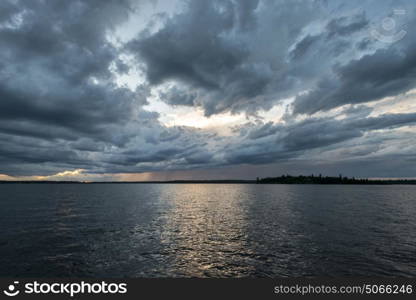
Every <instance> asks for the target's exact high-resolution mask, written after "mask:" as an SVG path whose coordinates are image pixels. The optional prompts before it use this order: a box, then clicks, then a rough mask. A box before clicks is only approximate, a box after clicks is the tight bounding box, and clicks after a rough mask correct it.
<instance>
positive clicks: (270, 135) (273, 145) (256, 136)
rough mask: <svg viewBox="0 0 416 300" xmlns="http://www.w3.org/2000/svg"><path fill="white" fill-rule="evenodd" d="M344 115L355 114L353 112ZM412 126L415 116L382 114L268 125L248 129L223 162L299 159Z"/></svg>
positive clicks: (415, 120)
mask: <svg viewBox="0 0 416 300" xmlns="http://www.w3.org/2000/svg"><path fill="white" fill-rule="evenodd" d="M346 112H347V113H348V112H349V113H353V114H354V113H355V112H354V111H353V110H349V111H346ZM359 113H360V112H359ZM347 116H348V115H347ZM415 124H416V113H409V114H384V115H380V116H378V117H367V118H365V117H364V118H362V117H355V118H354V117H351V118H345V119H343V120H336V119H333V118H319V119H318V118H311V119H307V120H305V121H302V122H299V123H295V124H292V125H290V124H289V125H282V124H276V125H274V124H272V123H266V124H264V125H252V126H251V127H252V128H249V129H248V130H247V131H246V132H247V133H246V135H245V137H244V138H243V140H242V141H241V143H240V144H239V145H238V147H235V146H230V147H229V148H228V149H227V152H226V154H225V158H226V161H227V162H229V163H233V164H242V163H244V164H257V163H267V162H269V163H270V162H276V161H280V160H282V159H283V160H286V159H291V158H296V157H300V156H301V155H302V154H304V152H305V151H310V150H313V149H325V147H328V146H334V145H336V144H339V143H342V142H346V141H349V140H353V139H356V138H360V137H363V135H364V133H366V132H371V131H372V130H378V129H393V128H398V127H402V126H407V125H415ZM361 142H362V141H361ZM373 142H375V141H373ZM378 142H380V140H379V141H378ZM373 146H374V145H373ZM340 149H342V146H340Z"/></svg>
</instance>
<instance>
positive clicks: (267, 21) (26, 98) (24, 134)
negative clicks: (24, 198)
mask: <svg viewBox="0 0 416 300" xmlns="http://www.w3.org/2000/svg"><path fill="white" fill-rule="evenodd" d="M414 28H416V2H415V1H413V0H408V1H404V0H396V1H393V0H383V1H380V0H359V1H358V0H348V1H346V0H344V1H340V0H302V1H300V0H290V1H289V0H287V1H283V0H213V1H204V0H175V1H172V0H159V1H148V0H108V1H100V0H88V1H87V0H73V1H64V0H56V1H55V0H53V1H52V0H44V1H41V0H38V1H37V0H34V1H20V0H2V1H0V180H81V181H118V180H126V181H128V180H133V181H134V180H175V179H255V178H256V177H267V176H280V175H282V174H292V175H298V174H305V175H306V174H308V175H309V174H312V173H314V174H318V173H321V174H323V175H338V174H340V173H341V174H343V175H345V176H355V177H369V178H374V177H376V178H414V177H416V135H415V133H416V128H415V125H416V102H415V100H416V35H415V32H414Z"/></svg>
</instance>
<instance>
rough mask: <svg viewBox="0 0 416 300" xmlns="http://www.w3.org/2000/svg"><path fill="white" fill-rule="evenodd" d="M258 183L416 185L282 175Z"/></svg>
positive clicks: (398, 180)
mask: <svg viewBox="0 0 416 300" xmlns="http://www.w3.org/2000/svg"><path fill="white" fill-rule="evenodd" d="M256 182H257V183H259V184H262V183H269V184H270V183H278V184H416V180H414V179H367V178H355V177H352V178H349V177H344V176H342V175H339V176H338V177H330V176H322V175H321V174H319V175H318V176H315V175H313V174H312V175H310V176H303V175H299V176H291V175H282V176H280V177H267V178H259V177H257V180H256Z"/></svg>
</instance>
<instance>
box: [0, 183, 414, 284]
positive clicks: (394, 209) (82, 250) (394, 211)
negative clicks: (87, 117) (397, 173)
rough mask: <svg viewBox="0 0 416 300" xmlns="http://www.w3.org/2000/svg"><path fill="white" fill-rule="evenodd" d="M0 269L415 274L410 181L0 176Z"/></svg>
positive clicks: (110, 273) (5, 272) (6, 272)
mask: <svg viewBox="0 0 416 300" xmlns="http://www.w3.org/2000/svg"><path fill="white" fill-rule="evenodd" d="M0 208H1V210H0V276H10V277H14V276H25V277H29V276H33V277H34V276H41V277H55V276H66V277H72V276H74V277H75V276H76V277H93V276H94V277H95V276H97V277H98V276H100V277H280V276H318V275H319V276H350V275H354V276H375V275H379V276H416V217H415V213H416V186H400V185H393V186H363V185H361V186H360V185H358V186H347V185H333V186H332V185H331V186H328V185H325V186H324V185H256V184H84V185H80V184H2V185H0Z"/></svg>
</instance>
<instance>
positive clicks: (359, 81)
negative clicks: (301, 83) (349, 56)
mask: <svg viewBox="0 0 416 300" xmlns="http://www.w3.org/2000/svg"><path fill="white" fill-rule="evenodd" d="M334 73H335V74H334V77H333V78H328V79H324V80H322V81H320V82H319V84H318V86H317V88H316V89H314V90H312V91H310V92H309V93H307V94H306V95H303V96H299V97H298V98H297V99H296V102H295V105H294V111H295V113H308V114H311V113H315V112H317V111H321V110H324V111H325V110H329V109H332V108H335V107H338V106H342V105H345V104H353V103H364V102H369V101H376V100H379V99H381V98H384V97H388V96H395V95H398V94H401V93H404V92H407V91H409V90H410V89H412V88H414V87H415V80H416V47H415V44H410V45H408V46H407V47H406V48H405V49H401V50H399V49H396V48H387V49H380V50H377V51H376V52H375V53H374V54H369V55H365V56H363V57H362V58H360V59H358V60H353V61H351V62H349V63H348V64H346V65H344V66H336V67H334Z"/></svg>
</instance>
